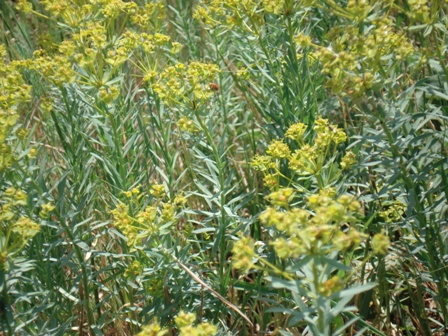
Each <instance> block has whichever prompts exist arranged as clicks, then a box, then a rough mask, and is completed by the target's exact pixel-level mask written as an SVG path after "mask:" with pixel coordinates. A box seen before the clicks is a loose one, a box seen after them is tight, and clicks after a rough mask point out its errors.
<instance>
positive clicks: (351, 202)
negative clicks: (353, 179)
mask: <svg viewBox="0 0 448 336" xmlns="http://www.w3.org/2000/svg"><path fill="white" fill-rule="evenodd" d="M289 189H290V188H284V189H280V190H278V191H276V192H274V193H271V194H270V195H269V196H268V197H267V199H268V200H271V203H272V205H273V206H272V207H268V208H267V209H266V211H265V212H264V213H263V214H261V215H260V221H261V222H262V224H263V225H266V226H273V227H275V228H276V229H277V231H278V232H281V233H282V236H281V237H279V238H276V239H275V240H274V241H273V242H272V243H271V245H273V246H274V249H275V251H276V252H277V254H278V256H279V257H280V258H284V259H286V258H291V257H293V258H297V257H299V256H301V255H304V254H305V255H308V254H309V255H318V254H328V253H331V252H334V251H338V252H346V251H347V250H349V249H354V248H356V247H358V245H359V244H360V243H361V240H362V239H363V238H365V237H364V235H363V234H361V233H360V232H358V231H357V229H356V228H355V227H354V226H353V224H354V223H355V222H356V216H357V215H359V214H360V208H361V207H360V204H359V202H358V201H357V200H356V199H355V198H354V197H353V196H350V195H343V196H340V197H338V198H336V199H335V198H334V197H330V196H329V195H332V194H334V191H330V192H329V191H328V190H327V191H321V192H320V193H319V194H314V195H311V196H309V197H308V209H309V210H308V209H305V208H293V209H291V210H286V209H287V208H289V202H291V201H292V199H293V197H291V196H292V195H291V196H290V197H289V198H288V197H285V196H284V195H282V194H287V195H289V194H291V192H292V191H291V190H289ZM279 195H282V197H280V198H281V199H282V200H283V201H284V202H278V198H279ZM343 224H344V225H345V226H347V225H350V224H352V226H351V227H350V229H348V230H345V231H343V230H341V226H342V225H343Z"/></svg>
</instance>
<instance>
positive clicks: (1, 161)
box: [0, 44, 31, 172]
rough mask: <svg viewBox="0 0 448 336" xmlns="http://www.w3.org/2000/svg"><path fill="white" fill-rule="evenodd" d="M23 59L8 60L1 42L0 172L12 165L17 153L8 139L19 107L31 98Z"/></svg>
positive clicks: (16, 118) (16, 119) (15, 121)
mask: <svg viewBox="0 0 448 336" xmlns="http://www.w3.org/2000/svg"><path fill="white" fill-rule="evenodd" d="M25 65H26V62H23V61H12V62H8V60H7V56H6V48H5V46H4V45H2V44H0V172H1V171H3V170H4V169H6V168H8V167H9V166H11V164H12V163H13V162H14V160H15V155H14V152H13V150H12V147H11V144H10V143H9V142H8V141H7V139H8V137H9V136H10V135H11V134H12V133H13V128H14V126H15V125H16V123H17V121H18V118H19V116H18V114H17V107H18V105H19V104H21V103H26V102H28V101H29V100H30V99H31V87H30V86H29V85H27V84H26V83H25V81H24V79H23V77H22V74H21V70H22V69H23V67H24V66H25Z"/></svg>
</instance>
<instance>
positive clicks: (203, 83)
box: [153, 62, 220, 107]
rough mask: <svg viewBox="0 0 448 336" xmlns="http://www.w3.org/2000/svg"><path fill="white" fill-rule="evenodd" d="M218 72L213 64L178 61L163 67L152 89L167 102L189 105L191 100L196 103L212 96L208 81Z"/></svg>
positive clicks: (217, 68)
mask: <svg viewBox="0 0 448 336" xmlns="http://www.w3.org/2000/svg"><path fill="white" fill-rule="evenodd" d="M219 72H220V69H219V67H218V66H217V65H215V64H208V63H201V62H191V63H189V64H187V65H185V64H183V63H178V64H176V65H173V66H169V67H167V68H165V70H164V71H163V72H162V73H161V74H160V79H159V81H158V82H157V83H156V84H154V85H153V89H154V91H155V92H156V93H157V94H158V96H159V97H160V98H161V99H162V100H163V101H164V102H166V103H167V104H173V103H174V104H178V103H184V104H187V106H189V107H191V105H192V103H193V102H194V104H198V103H200V102H203V101H205V100H208V99H210V97H212V96H213V94H214V92H213V90H212V89H211V88H210V86H209V83H210V82H212V81H213V80H214V79H215V77H216V76H217V75H218V74H219Z"/></svg>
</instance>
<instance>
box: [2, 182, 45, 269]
mask: <svg viewBox="0 0 448 336" xmlns="http://www.w3.org/2000/svg"><path fill="white" fill-rule="evenodd" d="M26 205H27V195H26V193H25V192H23V191H22V190H19V189H16V188H13V187H9V188H7V189H6V190H5V191H4V192H3V193H2V194H1V195H0V229H1V230H0V255H1V258H0V259H1V260H0V269H5V268H6V261H7V259H8V258H9V257H12V256H14V255H16V254H17V253H18V252H19V251H20V250H21V249H22V248H23V247H24V246H25V245H26V243H27V242H28V241H29V240H30V239H31V238H32V237H34V236H35V235H36V234H37V233H38V232H39V231H40V225H39V224H37V223H36V222H34V221H33V220H32V219H31V218H29V217H28V216H25V215H22V212H23V211H22V208H23V207H24V206H26ZM53 209H54V207H52V206H51V205H46V211H48V212H50V211H52V210H53Z"/></svg>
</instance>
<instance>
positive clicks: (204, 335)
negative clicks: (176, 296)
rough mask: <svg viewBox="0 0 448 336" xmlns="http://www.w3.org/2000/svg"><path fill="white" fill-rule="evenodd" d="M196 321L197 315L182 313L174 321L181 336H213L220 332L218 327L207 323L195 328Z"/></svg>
mask: <svg viewBox="0 0 448 336" xmlns="http://www.w3.org/2000/svg"><path fill="white" fill-rule="evenodd" d="M195 320H196V314H194V313H185V312H183V311H181V312H180V313H179V314H178V315H177V317H176V318H175V319H174V322H175V323H176V326H177V328H178V329H179V336H213V335H215V334H216V332H217V331H218V328H217V327H216V326H214V325H212V324H210V323H207V322H203V323H199V324H197V325H196V326H193V324H194V322H195Z"/></svg>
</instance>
